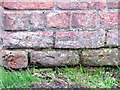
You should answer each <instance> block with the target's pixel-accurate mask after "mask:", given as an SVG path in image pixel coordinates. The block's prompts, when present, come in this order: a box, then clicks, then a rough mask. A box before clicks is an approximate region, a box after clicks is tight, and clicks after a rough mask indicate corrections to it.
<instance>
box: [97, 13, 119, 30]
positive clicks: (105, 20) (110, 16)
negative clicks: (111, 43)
mask: <svg viewBox="0 0 120 90" xmlns="http://www.w3.org/2000/svg"><path fill="white" fill-rule="evenodd" d="M99 21H100V28H106V29H108V28H118V12H101V13H99Z"/></svg>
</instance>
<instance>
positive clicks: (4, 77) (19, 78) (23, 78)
mask: <svg viewBox="0 0 120 90" xmlns="http://www.w3.org/2000/svg"><path fill="white" fill-rule="evenodd" d="M30 72H31V71H30V70H29V69H27V70H25V71H23V70H19V71H14V70H13V71H6V70H5V69H4V68H1V69H0V74H1V77H0V88H21V87H24V88H26V87H28V84H30V83H31V82H36V81H39V78H38V77H34V76H32V74H31V73H30Z"/></svg>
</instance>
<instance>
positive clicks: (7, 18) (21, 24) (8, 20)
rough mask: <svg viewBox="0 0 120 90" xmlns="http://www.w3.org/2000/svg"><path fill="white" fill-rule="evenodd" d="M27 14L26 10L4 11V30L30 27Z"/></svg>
mask: <svg viewBox="0 0 120 90" xmlns="http://www.w3.org/2000/svg"><path fill="white" fill-rule="evenodd" d="M29 16H30V15H29V14H28V13H27V12H17V11H14V12H10V11H5V12H4V29H5V30H28V29H30V23H29Z"/></svg>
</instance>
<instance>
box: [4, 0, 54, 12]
mask: <svg viewBox="0 0 120 90" xmlns="http://www.w3.org/2000/svg"><path fill="white" fill-rule="evenodd" d="M3 7H4V8H7V9H18V10H19V9H21V10H24V9H52V8H53V7H54V1H53V0H36V1H35V0H25V1H21V0H17V1H16V0H10V2H4V3H3Z"/></svg>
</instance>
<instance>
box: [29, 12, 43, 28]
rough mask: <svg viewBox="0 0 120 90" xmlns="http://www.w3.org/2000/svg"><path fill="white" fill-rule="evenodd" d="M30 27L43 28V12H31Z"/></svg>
mask: <svg viewBox="0 0 120 90" xmlns="http://www.w3.org/2000/svg"><path fill="white" fill-rule="evenodd" d="M30 22H31V29H45V20H44V14H43V13H37V12H35V13H32V14H31V16H30Z"/></svg>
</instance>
